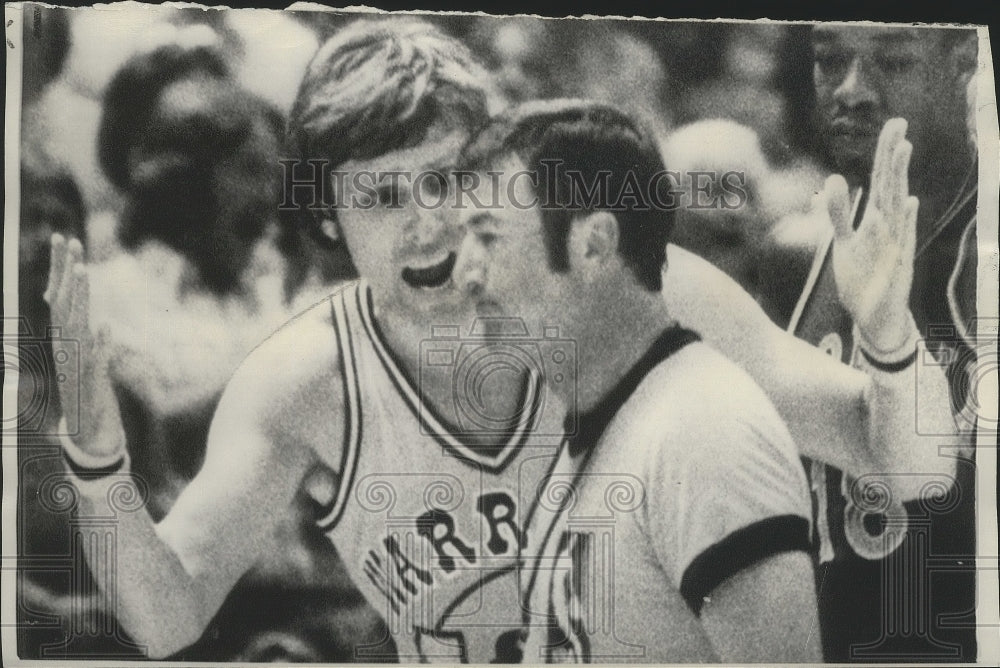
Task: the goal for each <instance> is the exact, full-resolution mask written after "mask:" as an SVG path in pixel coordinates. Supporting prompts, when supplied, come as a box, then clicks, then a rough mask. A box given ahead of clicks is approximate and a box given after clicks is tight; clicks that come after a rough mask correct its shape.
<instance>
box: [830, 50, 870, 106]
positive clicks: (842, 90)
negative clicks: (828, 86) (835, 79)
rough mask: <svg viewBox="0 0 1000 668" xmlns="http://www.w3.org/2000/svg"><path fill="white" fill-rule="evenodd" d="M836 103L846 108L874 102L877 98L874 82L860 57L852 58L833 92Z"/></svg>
mask: <svg viewBox="0 0 1000 668" xmlns="http://www.w3.org/2000/svg"><path fill="white" fill-rule="evenodd" d="M833 98H834V100H836V101H837V103H838V104H840V105H841V106H844V107H847V108H853V107H858V106H860V105H863V104H875V102H876V101H877V99H878V93H877V90H876V86H875V82H874V81H872V78H871V75H870V73H869V72H868V68H867V67H866V66H865V63H864V62H863V61H862V59H861V58H857V57H855V58H853V59H852V60H851V64H850V66H849V67H848V68H847V74H846V75H845V76H844V80H843V81H841V82H840V85H839V86H837V88H836V90H834V92H833Z"/></svg>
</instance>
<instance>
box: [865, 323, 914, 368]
mask: <svg viewBox="0 0 1000 668" xmlns="http://www.w3.org/2000/svg"><path fill="white" fill-rule="evenodd" d="M858 333H859V341H860V343H861V346H862V348H863V349H864V351H865V352H867V353H868V354H869V355H871V356H872V357H874V358H875V359H877V360H879V361H895V360H898V359H900V358H902V357H905V356H907V355H908V354H910V353H912V352H913V350H914V346H915V345H916V342H917V341H918V340H919V339H920V332H919V331H918V330H917V324H916V322H914V320H913V315H912V314H911V313H910V311H909V310H907V311H906V312H905V313H902V314H900V315H897V316H892V317H888V318H885V319H882V322H881V323H880V324H879V325H878V326H877V327H861V326H859V327H858Z"/></svg>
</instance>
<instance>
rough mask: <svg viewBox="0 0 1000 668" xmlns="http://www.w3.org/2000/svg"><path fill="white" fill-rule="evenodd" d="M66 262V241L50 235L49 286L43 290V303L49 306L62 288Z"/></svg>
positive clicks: (63, 238)
mask: <svg viewBox="0 0 1000 668" xmlns="http://www.w3.org/2000/svg"><path fill="white" fill-rule="evenodd" d="M65 262H66V239H65V237H63V235H61V234H59V233H56V234H53V235H52V241H51V250H50V254H49V284H48V286H47V287H46V288H45V295H44V297H45V301H46V302H47V303H48V304H49V305H50V306H51V305H52V303H53V302H54V301H55V299H56V295H57V294H58V293H59V289H60V287H61V286H62V278H63V265H64V264H65Z"/></svg>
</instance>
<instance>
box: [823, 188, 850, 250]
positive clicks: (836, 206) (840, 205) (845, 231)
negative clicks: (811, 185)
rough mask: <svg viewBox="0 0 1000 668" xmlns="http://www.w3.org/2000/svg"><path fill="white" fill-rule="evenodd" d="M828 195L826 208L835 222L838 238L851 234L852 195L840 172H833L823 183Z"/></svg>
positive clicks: (826, 195)
mask: <svg viewBox="0 0 1000 668" xmlns="http://www.w3.org/2000/svg"><path fill="white" fill-rule="evenodd" d="M823 193H824V195H825V197H826V210H827V213H829V215H830V222H831V223H833V231H834V234H835V235H836V237H837V238H838V239H844V238H847V237H850V236H851V233H852V232H853V229H852V228H851V196H850V194H849V192H848V190H847V181H846V180H845V179H844V177H843V176H841V175H840V174H833V175H831V176H830V177H828V178H827V179H826V183H825V184H824V185H823Z"/></svg>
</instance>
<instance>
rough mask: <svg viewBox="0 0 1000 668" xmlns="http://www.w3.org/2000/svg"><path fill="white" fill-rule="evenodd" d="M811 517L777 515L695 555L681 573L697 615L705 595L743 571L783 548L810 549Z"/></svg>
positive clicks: (684, 591) (683, 587)
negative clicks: (809, 518)
mask: <svg viewBox="0 0 1000 668" xmlns="http://www.w3.org/2000/svg"><path fill="white" fill-rule="evenodd" d="M811 549H812V544H811V543H810V541H809V520H807V519H806V518H805V517H802V516H801V515H776V516H774V517H768V518H767V519H763V520H760V521H759V522H754V523H753V524H750V525H747V526H745V527H743V528H742V529H737V530H736V531H734V532H733V533H731V534H729V535H728V536H726V537H725V538H723V539H722V540H720V541H719V542H718V543H715V544H714V545H712V546H710V547H708V548H707V549H705V550H704V551H702V553H701V554H699V555H698V556H697V557H695V558H694V560H693V561H692V562H691V563H690V564H688V567H687V568H686V569H685V570H684V575H683V576H682V577H681V587H680V591H681V596H683V597H684V600H685V601H686V602H687V604H688V607H689V608H691V611H692V612H693V613H694V614H695V615H696V616H699V617H700V616H701V609H702V606H703V605H704V604H705V598H706V597H707V596H709V595H710V594H711V593H712V591H713V590H714V589H715V588H716V587H718V586H719V585H720V584H722V583H723V582H724V581H726V580H727V579H729V578H730V577H732V576H733V575H735V574H737V573H739V572H740V571H742V570H744V569H746V568H749V567H750V566H753V565H754V564H756V563H758V562H760V561H763V560H764V559H766V558H768V557H773V556H774V555H777V554H781V553H782V552H810V551H811Z"/></svg>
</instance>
